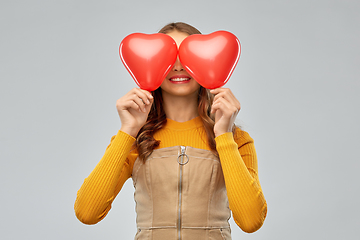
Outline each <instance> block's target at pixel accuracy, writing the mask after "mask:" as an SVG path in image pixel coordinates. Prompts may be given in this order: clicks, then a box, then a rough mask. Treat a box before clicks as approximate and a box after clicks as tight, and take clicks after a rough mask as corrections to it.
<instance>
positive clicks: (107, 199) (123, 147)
mask: <svg viewBox="0 0 360 240" xmlns="http://www.w3.org/2000/svg"><path fill="white" fill-rule="evenodd" d="M134 141H135V139H134V138H133V137H131V136H130V135H128V134H126V133H124V132H122V131H119V132H118V134H117V135H116V136H114V137H113V138H112V141H111V143H110V145H109V146H108V148H107V149H106V151H105V154H104V156H103V158H102V159H101V160H100V162H99V163H98V164H97V166H96V167H95V169H94V170H93V171H92V172H91V174H90V175H89V177H88V178H86V179H85V181H84V183H83V185H82V186H81V188H80V190H79V191H78V193H77V198H76V201H75V206H74V209H75V214H76V216H77V218H78V219H79V220H80V221H81V222H83V223H85V224H95V223H97V222H99V221H100V220H102V219H103V218H104V217H105V216H106V215H107V213H108V212H109V210H110V208H111V204H112V202H113V201H114V199H115V197H116V195H117V194H118V193H119V191H120V189H121V188H122V186H123V184H124V183H125V181H126V180H127V179H128V178H129V177H130V176H131V172H132V164H130V163H129V158H127V157H128V155H129V152H130V150H131V147H132V145H133V143H134ZM129 157H130V156H129ZM130 162H132V161H130Z"/></svg>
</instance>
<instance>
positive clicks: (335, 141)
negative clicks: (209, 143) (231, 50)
mask: <svg viewBox="0 0 360 240" xmlns="http://www.w3.org/2000/svg"><path fill="white" fill-rule="evenodd" d="M359 12H360V4H359V2H358V1H355V0H354V1H347V0H341V1H340V0H337V1H336V0H311V1H310V0H302V1H299V0H293V1H285V0H253V1H243V0H231V1H228V0H223V1H208V0H201V1H199V0H191V1H188V0H183V1H164V0H154V1H137V0H134V1H125V0H118V1H115V0H109V1H107V0H104V1H92V0H88V1H85V0H79V1H76V0H71V1H70V0H62V1H60V0H59V1H56V0H47V1H45V0H33V1H24V0H19V1H17V0H11V1H10V0H1V2H0V29H1V31H0V43H1V44H0V80H1V85H0V114H1V124H0V154H1V156H0V157H1V163H0V186H1V198H0V203H1V205H0V206H1V218H0V238H1V239H4V240H10V239H19V240H20V239H21V240H23V239H52V240H60V239H61V240H63V239H89V240H91V239H94V240H98V239H108V240H110V239H133V238H134V235H135V232H136V225H135V210H134V206H135V205H134V200H133V190H134V188H133V185H132V180H131V179H129V180H128V181H127V182H126V183H125V186H124V188H123V189H122V191H121V192H120V194H119V195H118V197H117V198H116V200H115V201H114V203H113V207H112V210H111V211H110V213H109V214H108V216H107V217H106V218H105V219H104V220H103V221H102V222H100V223H98V224H96V225H93V226H87V225H84V224H82V223H81V222H79V221H78V220H77V218H76V217H75V214H74V210H73V205H74V201H75V198H76V192H77V190H78V189H79V188H80V186H81V184H82V182H83V180H84V179H85V178H86V177H87V176H88V175H89V173H90V172H91V170H92V169H93V168H94V167H95V165H96V164H97V162H98V161H99V160H100V158H101V157H102V155H103V153H104V151H105V148H106V147H107V145H108V144H109V142H110V138H111V136H113V135H115V134H116V133H117V131H118V130H119V128H120V120H119V117H118V115H117V111H116V108H115V102H116V100H117V99H118V98H120V97H121V96H123V95H124V94H125V93H126V92H128V91H129V90H130V89H131V88H133V87H136V84H135V82H134V81H133V80H132V78H131V76H130V75H129V74H128V72H127V71H126V69H125V67H124V66H123V65H122V63H121V61H120V58H119V55H118V47H119V44H120V42H121V40H122V39H123V38H124V37H126V36H127V35H128V34H130V33H133V32H142V33H154V32H157V31H158V30H159V29H160V28H161V27H162V26H164V25H165V24H167V23H169V22H174V21H183V22H186V23H189V24H191V25H193V26H195V27H197V28H198V29H199V30H200V31H202V33H204V34H208V33H211V32H214V31H217V30H227V31H230V32H232V33H234V34H235V35H236V36H237V37H238V38H239V39H240V41H241V44H242V54H241V57H240V61H239V63H238V65H237V67H236V69H235V71H234V73H233V75H232V77H231V79H230V81H229V82H228V83H227V84H226V85H225V87H228V88H231V89H232V91H233V92H234V94H235V95H236V97H237V98H238V99H239V100H240V102H241V104H242V110H241V112H240V114H239V116H238V119H237V123H238V124H239V125H241V126H242V128H243V129H244V130H246V131H248V132H249V133H250V135H251V136H252V137H253V138H254V140H255V146H256V148H257V153H258V162H259V176H260V181H261V185H262V188H263V191H264V194H265V197H266V200H267V202H268V216H267V219H266V220H265V223H264V225H263V227H262V228H261V229H260V230H259V231H257V232H255V233H253V234H246V233H244V232H242V231H241V230H240V229H239V228H238V227H237V226H236V225H235V224H234V222H233V220H231V225H232V237H233V239H244V240H245V239H252V240H256V239H262V240H263V239H271V240H277V239H281V240H282V239H284V240H288V239H292V240H297V239H334V240H335V239H357V238H358V237H359V236H360V231H359V226H360V220H359V215H360V210H359V207H358V205H359V202H360V193H359V182H360V177H359V174H358V172H359V170H360V168H359V167H360V164H359V155H358V154H359V147H360V146H359V135H360V127H359V125H360V124H359V123H360V114H359V103H360V94H359V93H360V81H359V73H360V70H359V69H360V68H359V62H360V61H359V60H360V58H359V56H360V47H359V43H360V32H359V29H360V26H359V25H360V17H359Z"/></svg>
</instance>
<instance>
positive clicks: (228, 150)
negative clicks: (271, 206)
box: [210, 88, 267, 232]
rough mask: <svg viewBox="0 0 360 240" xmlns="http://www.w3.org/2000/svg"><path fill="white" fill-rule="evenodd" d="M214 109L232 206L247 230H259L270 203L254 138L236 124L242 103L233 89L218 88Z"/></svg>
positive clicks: (225, 177) (235, 216)
mask: <svg viewBox="0 0 360 240" xmlns="http://www.w3.org/2000/svg"><path fill="white" fill-rule="evenodd" d="M210 92H211V93H212V94H215V97H214V102H213V105H212V107H211V113H213V114H215V125H214V134H215V141H216V149H217V151H218V153H219V157H220V161H221V166H222V169H223V173H224V179H225V185H226V190H227V194H228V199H229V205H230V209H231V210H232V212H233V216H234V220H235V222H236V223H237V225H238V226H239V227H240V228H241V229H242V230H243V231H245V232H255V231H256V230H258V229H259V228H260V227H261V226H262V224H263V222H264V220H265V217H266V213H267V205H266V201H265V198H264V195H263V193H262V190H261V187H260V183H259V178H258V175H257V169H258V168H257V157H256V152H255V147H254V142H253V140H252V138H251V137H250V136H249V135H248V134H247V133H246V132H243V131H241V130H240V129H236V136H235V140H234V137H233V134H232V128H233V126H234V121H235V119H236V116H237V114H238V113H239V111H240V109H241V106H240V102H239V101H238V100H237V99H236V97H235V96H234V94H233V93H232V92H231V90H230V89H227V88H217V89H213V90H211V91H210Z"/></svg>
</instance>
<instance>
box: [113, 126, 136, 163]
mask: <svg viewBox="0 0 360 240" xmlns="http://www.w3.org/2000/svg"><path fill="white" fill-rule="evenodd" d="M135 140H136V139H135V138H134V137H132V136H130V135H129V134H127V133H125V132H123V131H120V130H119V131H118V133H117V134H116V136H115V137H114V139H113V140H112V141H111V144H110V146H109V148H108V149H107V153H108V154H110V155H114V156H116V157H118V156H119V155H120V154H121V153H129V152H130V150H131V148H132V146H133V144H134V142H135Z"/></svg>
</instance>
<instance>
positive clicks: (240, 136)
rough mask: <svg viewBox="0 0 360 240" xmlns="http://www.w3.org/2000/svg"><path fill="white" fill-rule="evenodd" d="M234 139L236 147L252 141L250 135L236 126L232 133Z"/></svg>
mask: <svg viewBox="0 0 360 240" xmlns="http://www.w3.org/2000/svg"><path fill="white" fill-rule="evenodd" d="M234 141H235V142H236V143H237V145H238V147H239V148H240V147H242V146H244V145H246V144H249V143H254V140H253V139H252V137H250V135H249V133H248V132H246V131H244V130H242V129H240V128H239V127H236V129H235V134H234Z"/></svg>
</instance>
